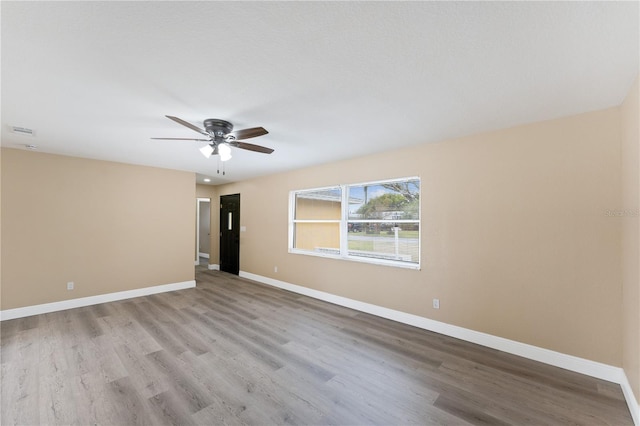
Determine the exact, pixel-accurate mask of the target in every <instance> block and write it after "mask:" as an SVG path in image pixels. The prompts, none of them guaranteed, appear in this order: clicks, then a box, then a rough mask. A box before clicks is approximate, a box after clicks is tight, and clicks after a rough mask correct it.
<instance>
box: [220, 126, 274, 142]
mask: <svg viewBox="0 0 640 426" xmlns="http://www.w3.org/2000/svg"><path fill="white" fill-rule="evenodd" d="M267 133H269V132H267V130H266V129H265V128H263V127H252V128H250V129H242V130H236V131H235V132H231V133H229V134H230V135H231V136H233V137H235V138H236V139H249V138H255V137H257V136H262V135H266V134H267Z"/></svg>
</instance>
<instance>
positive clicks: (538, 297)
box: [218, 108, 622, 366]
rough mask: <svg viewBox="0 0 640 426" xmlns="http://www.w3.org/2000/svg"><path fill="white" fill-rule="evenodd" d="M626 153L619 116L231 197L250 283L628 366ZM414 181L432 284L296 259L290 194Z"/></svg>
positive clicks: (401, 153)
mask: <svg viewBox="0 0 640 426" xmlns="http://www.w3.org/2000/svg"><path fill="white" fill-rule="evenodd" d="M620 149H621V148H620V115H619V109H618V108H613V109H608V110H604V111H598V112H593V113H588V114H583V115H579V116H575V117H568V118H563V119H559V120H553V121H547V122H542V123H536V124H531V125H524V126H520V127H516V128H512V129H507V130H501V131H496V132H490V133H485V134H481V135H475V136H469V137H465V138H461V139H457V140H450V141H446V142H443V143H439V144H423V145H420V146H416V147H412V148H405V149H398V150H397V151H395V152H391V153H390V152H386V153H382V154H378V155H372V156H368V157H363V158H358V159H354V160H349V161H342V162H336V163H334V164H327V165H323V166H318V167H312V168H307V169H302V170H298V171H293V172H290V173H283V174H278V175H272V176H267V177H263V178H259V179H254V180H249V181H245V182H240V183H234V184H229V185H224V186H221V187H219V188H218V190H219V194H220V195H223V194H231V193H237V192H239V193H241V197H242V213H241V220H242V223H241V225H242V226H245V227H246V232H244V233H242V234H241V241H240V257H241V259H240V262H241V263H240V269H241V270H242V271H246V272H250V273H254V274H258V275H262V276H266V277H272V278H274V279H278V280H282V281H285V282H289V283H293V284H297V285H302V286H305V287H309V288H312V289H317V290H320V291H324V292H328V293H332V294H336V295H340V296H344V297H348V298H352V299H356V300H360V301H364V302H368V303H373V304H376V305H379V306H384V307H388V308H391V309H396V310H400V311H404V312H408V313H412V314H416V315H420V316H424V317H427V318H433V319H435V320H438V321H443V322H446V323H449V324H454V325H458V326H462V327H466V328H469V329H473V330H478V331H481V332H485V333H489V334H492V335H496V336H501V337H505V338H508V339H513V340H516V341H520V342H525V343H528V344H532V345H535V346H539V347H543V348H548V349H551V350H555V351H558V352H562V353H566V354H571V355H575V356H579V357H584V358H587V359H591V360H595V361H599V362H603V363H606V364H610V365H616V366H621V364H622V353H621V352H622V349H621V348H622V331H621V330H622V325H621V315H620V307H621V305H622V299H621V298H622V294H621V293H622V290H621V271H620V256H621V224H620V221H619V220H616V219H614V218H611V217H608V216H607V215H606V214H605V212H606V211H607V210H610V209H615V208H616V207H617V206H619V205H620V202H621V194H620V179H621V175H620V155H621V154H620ZM406 176H420V177H421V178H422V194H421V197H420V198H421V203H422V204H421V208H422V241H421V245H422V263H421V265H422V270H420V271H415V270H409V269H400V268H394V267H389V266H376V265H371V264H363V263H357V262H349V261H344V260H334V259H326V258H320V257H312V256H305V255H299V254H289V253H288V250H287V229H288V224H287V218H288V199H289V191H290V190H294V189H306V188H314V187H326V186H330V185H334V184H340V183H358V182H369V181H373V180H377V179H391V178H398V177H406ZM275 266H277V267H278V272H277V273H275V272H274V267H275ZM433 298H439V299H440V306H441V309H439V310H434V309H432V308H431V306H432V303H431V302H432V299H433Z"/></svg>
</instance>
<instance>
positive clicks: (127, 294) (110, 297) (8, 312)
mask: <svg viewBox="0 0 640 426" xmlns="http://www.w3.org/2000/svg"><path fill="white" fill-rule="evenodd" d="M195 286H196V282H195V280H191V281H183V282H180V283H172V284H163V285H156V286H152V287H143V288H137V289H134V290H125V291H117V292H115V293H107V294H99V295H97V296H88V297H80V298H78V299H69V300H62V301H60V302H53V303H44V304H42V305H33V306H25V307H23V308H14V309H5V310H4V311H0V321H6V320H11V319H16V318H23V317H30V316H32V315H40V314H46V313H49V312H56V311H64V310H67V309H73V308H81V307H83V306H91V305H97V304H99V303H107V302H115V301H116V300H123V299H132V298H134V297H141V296H148V295H151V294H157V293H166V292H169V291H175V290H183V289H185V288H193V287H195Z"/></svg>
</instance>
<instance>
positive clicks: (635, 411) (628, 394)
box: [620, 374, 640, 426]
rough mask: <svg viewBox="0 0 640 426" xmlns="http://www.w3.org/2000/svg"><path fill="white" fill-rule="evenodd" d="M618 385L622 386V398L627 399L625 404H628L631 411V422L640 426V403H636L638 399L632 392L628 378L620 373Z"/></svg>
mask: <svg viewBox="0 0 640 426" xmlns="http://www.w3.org/2000/svg"><path fill="white" fill-rule="evenodd" d="M620 387H622V393H623V394H624V399H625V400H626V401H627V405H628V406H629V411H631V417H633V423H634V424H635V425H636V426H640V404H638V400H637V399H636V396H635V395H634V394H633V389H631V383H629V379H628V378H627V376H626V375H625V374H623V375H622V382H621V383H620Z"/></svg>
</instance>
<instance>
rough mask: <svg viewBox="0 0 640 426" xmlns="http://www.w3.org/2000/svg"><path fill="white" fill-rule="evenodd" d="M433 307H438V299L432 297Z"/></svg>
mask: <svg viewBox="0 0 640 426" xmlns="http://www.w3.org/2000/svg"><path fill="white" fill-rule="evenodd" d="M433 309H440V299H433Z"/></svg>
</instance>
